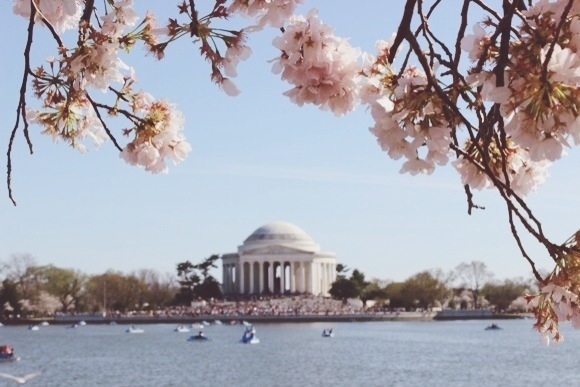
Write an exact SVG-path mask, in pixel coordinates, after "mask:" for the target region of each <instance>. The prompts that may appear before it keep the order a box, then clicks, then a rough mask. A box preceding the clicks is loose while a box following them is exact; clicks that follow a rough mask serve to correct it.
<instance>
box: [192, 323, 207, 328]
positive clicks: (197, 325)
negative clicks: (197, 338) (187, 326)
mask: <svg viewBox="0 0 580 387" xmlns="http://www.w3.org/2000/svg"><path fill="white" fill-rule="evenodd" d="M203 328H205V325H203V324H196V323H193V324H191V329H203Z"/></svg>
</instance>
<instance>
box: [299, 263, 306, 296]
mask: <svg viewBox="0 0 580 387" xmlns="http://www.w3.org/2000/svg"><path fill="white" fill-rule="evenodd" d="M305 276H306V270H305V269H304V263H303V262H299V263H298V291H299V292H301V293H304V292H306V277H305Z"/></svg>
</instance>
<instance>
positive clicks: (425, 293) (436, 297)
mask: <svg viewBox="0 0 580 387" xmlns="http://www.w3.org/2000/svg"><path fill="white" fill-rule="evenodd" d="M349 271H350V269H348V268H347V267H346V266H345V265H342V264H338V265H337V278H336V281H335V282H334V283H333V284H332V286H331V289H330V294H331V296H332V297H333V298H336V299H340V300H345V301H346V300H347V299H351V298H360V300H361V301H362V302H363V304H365V305H366V304H367V302H368V301H369V300H373V301H374V305H375V307H378V308H384V309H391V310H417V309H422V310H428V309H431V308H434V307H441V308H443V307H445V308H452V309H468V308H469V309H479V308H481V307H483V306H485V307H492V308H495V310H497V311H507V310H508V309H509V308H510V305H512V303H513V302H514V301H515V300H517V299H518V298H519V297H521V296H524V295H525V294H526V293H529V292H532V291H533V290H534V289H535V287H536V283H535V280H534V279H532V278H530V279H527V280H526V279H522V278H516V279H505V280H501V281H498V280H495V279H494V276H493V273H491V272H490V271H489V270H488V269H487V266H486V265H485V263H483V262H480V261H471V262H465V263H461V264H460V265H458V266H457V267H456V268H455V269H454V270H451V271H449V272H444V271H443V270H441V269H432V270H425V271H422V272H420V273H417V274H415V275H413V276H411V277H409V278H407V279H406V280H405V281H403V282H390V283H382V284H381V281H379V280H374V281H367V280H366V279H365V275H364V273H362V272H361V271H360V270H358V269H354V270H352V273H351V274H350V276H349V275H348V272H349Z"/></svg>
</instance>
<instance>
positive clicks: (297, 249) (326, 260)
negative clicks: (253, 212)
mask: <svg viewBox="0 0 580 387" xmlns="http://www.w3.org/2000/svg"><path fill="white" fill-rule="evenodd" d="M222 263H223V265H222V271H223V277H222V278H223V290H224V293H225V294H229V295H234V294H285V293H309V294H313V295H328V291H329V290H330V287H331V285H332V283H333V282H334V281H335V280H336V255H335V254H334V253H331V252H325V251H320V246H319V245H318V244H317V243H315V242H314V240H313V239H312V238H311V237H310V236H309V235H308V234H307V233H306V232H305V231H304V230H302V229H301V228H300V227H298V226H296V225H294V224H292V223H288V222H273V223H268V224H266V225H264V226H262V227H260V228H258V229H257V230H256V231H254V232H253V233H252V234H251V235H250V236H249V237H248V238H246V240H245V241H244V243H243V244H242V245H241V246H238V252H237V253H231V254H224V255H222Z"/></svg>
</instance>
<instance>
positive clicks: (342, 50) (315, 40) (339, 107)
mask: <svg viewBox="0 0 580 387" xmlns="http://www.w3.org/2000/svg"><path fill="white" fill-rule="evenodd" d="M273 44H274V46H275V47H276V48H278V49H279V50H280V51H281V55H280V56H279V57H277V58H275V59H273V60H272V62H273V63H274V65H273V71H274V72H275V73H280V74H281V78H282V79H283V80H286V81H288V82H289V83H290V84H292V85H294V87H293V88H291V89H290V90H288V91H286V92H284V95H286V96H288V97H289V98H290V100H291V101H292V102H294V103H296V104H297V105H299V106H302V105H304V104H305V103H310V104H314V105H317V106H319V107H320V108H322V109H329V110H330V111H332V112H333V113H334V114H335V115H337V116H340V115H343V114H345V113H348V112H350V111H352V110H354V108H355V107H356V105H357V103H358V96H357V93H358V84H357V77H358V73H359V72H360V69H361V68H360V64H359V62H358V58H359V57H360V55H361V52H360V50H358V49H356V48H354V47H352V46H351V45H350V44H349V43H348V41H347V40H346V39H344V38H340V37H337V36H336V35H334V32H333V30H332V28H331V27H330V26H328V25H326V24H324V23H322V22H321V21H320V19H319V18H318V13H317V11H316V10H311V11H310V12H309V13H308V14H307V15H306V16H299V15H296V16H292V17H291V18H290V19H289V20H288V25H287V27H285V30H284V32H283V33H282V36H279V37H277V38H275V39H274V41H273Z"/></svg>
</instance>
